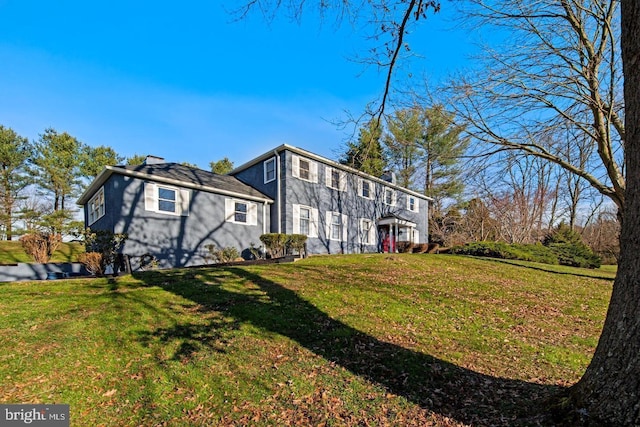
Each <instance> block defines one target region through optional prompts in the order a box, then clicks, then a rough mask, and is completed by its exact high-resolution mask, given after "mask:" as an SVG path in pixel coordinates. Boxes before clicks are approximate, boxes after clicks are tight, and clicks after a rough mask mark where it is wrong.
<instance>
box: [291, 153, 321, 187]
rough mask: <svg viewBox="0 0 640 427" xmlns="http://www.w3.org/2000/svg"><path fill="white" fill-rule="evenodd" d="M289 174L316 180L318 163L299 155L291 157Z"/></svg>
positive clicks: (306, 179) (305, 179)
mask: <svg viewBox="0 0 640 427" xmlns="http://www.w3.org/2000/svg"><path fill="white" fill-rule="evenodd" d="M291 168H292V169H291V174H292V175H293V176H294V177H295V178H299V179H302V180H304V181H309V182H318V164H317V163H316V162H314V161H312V160H309V159H305V158H304V157H300V156H295V155H294V156H292V157H291Z"/></svg>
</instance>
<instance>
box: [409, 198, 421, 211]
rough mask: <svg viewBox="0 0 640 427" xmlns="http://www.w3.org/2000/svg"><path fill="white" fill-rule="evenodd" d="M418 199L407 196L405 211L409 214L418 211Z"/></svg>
mask: <svg viewBox="0 0 640 427" xmlns="http://www.w3.org/2000/svg"><path fill="white" fill-rule="evenodd" d="M419 206H420V205H419V204H418V199H416V198H415V197H413V196H409V195H407V209H408V210H410V211H411V212H418V209H419Z"/></svg>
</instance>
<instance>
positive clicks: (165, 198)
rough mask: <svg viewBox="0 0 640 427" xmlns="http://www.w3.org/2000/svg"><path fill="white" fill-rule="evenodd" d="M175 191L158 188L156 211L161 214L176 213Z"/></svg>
mask: <svg viewBox="0 0 640 427" xmlns="http://www.w3.org/2000/svg"><path fill="white" fill-rule="evenodd" d="M176 199H177V197H176V190H174V189H171V188H164V187H158V210H159V211H162V212H171V213H175V212H176Z"/></svg>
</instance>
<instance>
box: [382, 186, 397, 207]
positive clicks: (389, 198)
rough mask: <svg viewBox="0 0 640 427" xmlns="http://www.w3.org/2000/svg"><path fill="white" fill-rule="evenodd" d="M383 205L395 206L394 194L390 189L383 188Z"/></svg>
mask: <svg viewBox="0 0 640 427" xmlns="http://www.w3.org/2000/svg"><path fill="white" fill-rule="evenodd" d="M382 201H383V202H384V204H385V205H389V206H395V205H396V192H395V191H394V190H392V189H391V188H388V187H385V189H384V194H383V199H382Z"/></svg>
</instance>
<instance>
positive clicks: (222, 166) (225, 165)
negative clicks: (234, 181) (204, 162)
mask: <svg viewBox="0 0 640 427" xmlns="http://www.w3.org/2000/svg"><path fill="white" fill-rule="evenodd" d="M209 165H210V166H211V172H213V173H217V174H219V175H225V174H228V173H229V172H231V171H232V170H233V162H232V161H231V160H229V158H228V157H225V158H224V159H222V160H218V161H217V162H211V163H209Z"/></svg>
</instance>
